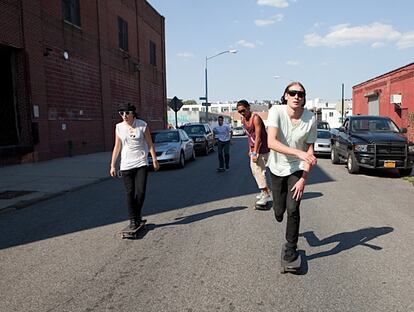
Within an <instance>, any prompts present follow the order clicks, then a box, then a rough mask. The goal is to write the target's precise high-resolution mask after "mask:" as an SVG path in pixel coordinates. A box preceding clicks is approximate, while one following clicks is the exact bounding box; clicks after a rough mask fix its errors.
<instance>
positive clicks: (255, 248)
mask: <svg viewBox="0 0 414 312" xmlns="http://www.w3.org/2000/svg"><path fill="white" fill-rule="evenodd" d="M231 149H232V156H231V157H232V159H231V169H230V171H228V172H225V173H217V172H215V169H216V167H217V153H216V152H215V153H213V154H210V155H209V156H200V157H198V158H197V160H196V161H195V162H191V163H188V164H187V166H186V167H185V168H184V169H163V170H161V171H160V172H151V173H150V175H149V184H148V193H147V199H146V202H145V206H144V215H145V216H146V218H147V219H148V226H147V231H146V232H144V233H143V234H142V235H141V239H139V240H122V239H120V236H119V235H118V232H119V231H120V230H121V229H122V228H123V227H124V226H125V225H126V224H127V221H126V206H125V203H124V195H123V187H122V183H121V180H119V179H113V180H110V181H104V182H102V183H99V184H95V185H91V186H88V187H85V188H83V189H80V190H78V191H76V192H71V193H68V194H65V195H62V196H60V197H57V198H53V199H51V200H48V201H45V202H41V203H38V204H36V205H33V206H31V207H28V208H25V209H23V210H19V211H14V212H11V213H9V214H4V215H1V216H0V264H1V265H0V276H1V279H0V311H2V312H3V311H4V312H9V311H45V312H46V311H47V312H50V311H56V312H57V311H59V312H61V311H71V312H72V311H85V312H86V311H88V312H91V311H157V312H159V311H187V312H189V311H285V312H288V311H295V312H297V311H341V312H344V311H360V312H363V311H376V312H379V311H384V312H389V311H414V305H413V301H412V293H413V290H414V282H413V280H414V276H413V275H414V261H413V256H414V253H413V247H414V232H413V221H414V210H413V202H414V188H413V186H412V184H409V183H408V182H406V181H403V180H401V179H399V178H398V177H397V176H396V175H394V174H385V173H380V174H372V173H364V174H360V175H350V174H348V173H347V171H346V169H345V168H344V166H343V165H332V164H331V163H330V160H329V159H319V164H318V166H317V167H316V168H315V169H314V170H313V172H312V174H311V177H310V179H309V185H308V186H307V188H306V193H305V196H304V200H303V201H302V205H301V216H302V223H301V238H300V241H299V248H300V250H301V253H302V255H303V259H304V261H303V272H302V274H301V275H293V274H280V272H279V259H280V248H281V244H282V242H283V241H284V227H285V221H284V222H283V223H282V224H279V223H276V221H275V220H274V217H273V211H272V210H270V211H255V210H253V209H252V205H253V203H254V200H255V199H254V197H255V194H256V192H257V190H256V186H255V183H254V180H253V178H252V176H251V173H250V169H249V166H248V159H247V143H246V139H245V138H237V139H235V140H234V144H233V145H232V146H231ZM410 294H411V295H410Z"/></svg>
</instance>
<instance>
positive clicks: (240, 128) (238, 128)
mask: <svg viewBox="0 0 414 312" xmlns="http://www.w3.org/2000/svg"><path fill="white" fill-rule="evenodd" d="M234 130H243V128H242V127H236V128H234Z"/></svg>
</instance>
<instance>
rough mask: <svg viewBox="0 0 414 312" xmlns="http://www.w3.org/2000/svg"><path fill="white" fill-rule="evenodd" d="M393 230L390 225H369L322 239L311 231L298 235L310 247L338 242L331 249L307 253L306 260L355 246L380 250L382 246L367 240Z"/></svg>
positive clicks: (333, 253) (334, 253)
mask: <svg viewBox="0 0 414 312" xmlns="http://www.w3.org/2000/svg"><path fill="white" fill-rule="evenodd" d="M393 230H394V229H393V228H392V227H388V226H386V227H378V228H375V227H369V228H364V229H360V230H356V231H353V232H344V233H339V234H335V235H332V236H329V237H327V238H324V239H322V240H320V239H319V238H318V237H317V236H316V235H315V233H314V232H313V231H308V232H304V233H302V234H300V235H299V236H302V237H304V238H305V239H306V240H307V242H308V244H309V246H311V247H317V246H323V245H328V244H332V243H336V242H337V243H338V244H337V245H336V246H335V247H334V248H332V249H331V250H327V251H322V252H318V253H316V254H313V255H309V256H307V257H306V260H312V259H316V258H322V257H327V256H332V255H336V254H338V253H340V252H342V251H344V250H348V249H351V248H353V247H355V246H365V247H368V248H371V249H373V250H381V249H382V247H380V246H376V245H373V244H369V243H368V242H369V241H370V240H373V239H374V238H376V237H378V236H381V235H385V234H388V233H390V232H392V231H393Z"/></svg>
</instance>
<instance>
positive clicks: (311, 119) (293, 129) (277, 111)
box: [267, 105, 317, 177]
mask: <svg viewBox="0 0 414 312" xmlns="http://www.w3.org/2000/svg"><path fill="white" fill-rule="evenodd" d="M287 107H288V106H287V105H274V106H272V108H271V109H270V110H269V115H268V117H267V126H268V127H274V128H277V129H278V131H277V139H278V140H279V141H280V142H281V143H283V144H284V145H286V146H289V147H292V148H296V149H299V150H302V151H307V148H308V145H309V144H313V143H315V141H316V134H317V131H316V120H315V116H314V114H313V113H312V112H311V111H309V110H307V109H306V108H305V110H304V111H303V114H302V116H301V118H300V120H299V121H298V122H297V123H293V122H292V121H291V119H290V117H289V115H288V113H287ZM267 166H268V167H269V169H270V171H271V172H272V173H273V174H274V175H277V176H280V177H285V176H288V175H290V174H292V173H294V172H296V171H299V170H303V169H304V161H303V160H300V159H299V158H296V157H295V156H290V155H285V154H281V153H278V152H276V151H274V150H270V154H269V160H268V162H267Z"/></svg>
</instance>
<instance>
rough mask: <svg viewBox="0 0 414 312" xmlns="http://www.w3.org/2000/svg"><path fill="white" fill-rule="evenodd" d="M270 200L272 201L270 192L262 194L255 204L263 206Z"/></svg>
mask: <svg viewBox="0 0 414 312" xmlns="http://www.w3.org/2000/svg"><path fill="white" fill-rule="evenodd" d="M270 201H272V196H270V194H263V196H262V198H260V199H259V200H258V201H257V202H256V204H257V205H259V206H265V205H266V204H267V203H268V202H270Z"/></svg>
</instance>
